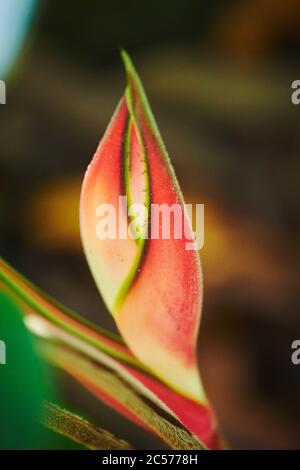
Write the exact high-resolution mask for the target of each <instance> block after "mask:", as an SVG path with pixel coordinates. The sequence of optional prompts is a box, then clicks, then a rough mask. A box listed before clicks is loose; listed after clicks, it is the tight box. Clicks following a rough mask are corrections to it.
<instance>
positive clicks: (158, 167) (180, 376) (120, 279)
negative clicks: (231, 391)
mask: <svg viewBox="0 0 300 470" xmlns="http://www.w3.org/2000/svg"><path fill="white" fill-rule="evenodd" d="M122 57H123V61H124V64H125V68H126V72H127V80H128V84H127V88H126V91H125V94H124V96H123V97H122V99H121V101H120V103H119V105H118V107H117V110H116V111H115V114H114V116H113V118H112V120H111V122H110V125H109V127H108V129H107V131H106V133H105V135H104V137H103V139H102V140H101V142H100V145H99V147H98V149H97V151H96V153H95V155H94V158H93V160H92V162H91V164H90V165H89V167H88V170H87V172H86V175H85V178H84V183H83V187H82V193H81V203H80V227H81V236H82V241H83V246H84V250H85V254H86V257H87V260H88V264H89V266H90V269H91V271H92V274H93V276H94V279H95V281H96V284H97V286H98V288H99V290H100V292H101V294H102V296H103V298H104V301H105V303H106V305H107V307H108V309H109V311H110V312H111V314H112V315H113V317H114V319H115V321H116V324H117V326H118V328H119V331H120V333H121V335H122V337H123V338H124V340H125V341H126V343H127V345H128V346H129V348H130V349H131V351H132V352H133V353H134V355H135V356H136V357H137V358H138V359H139V360H140V361H141V362H142V363H143V364H145V365H146V366H147V367H148V368H149V369H150V370H151V371H152V373H153V374H155V375H156V376H157V377H159V378H160V379H161V380H162V381H163V382H165V383H166V384H168V385H169V386H170V387H172V388H173V389H174V390H177V391H178V392H179V393H181V394H183V395H185V396H187V397H189V398H191V399H193V400H196V401H198V402H200V403H205V394H204V390H203V387H202V383H201V379H200V376H199V371H198V365H197V354H196V342H197V334H198V329H199V320H200V314H201V305H202V276H201V268H200V263H199V255H198V252H197V251H196V250H187V249H186V242H187V241H190V240H191V239H192V238H193V235H192V229H191V226H190V223H189V221H188V219H187V218H188V215H187V213H186V211H185V209H184V202H183V197H182V195H181V191H180V189H179V185H178V183H177V180H176V177H175V174H174V171H173V168H172V166H171V163H170V159H169V157H168V154H167V151H166V149H165V146H164V144H163V142H162V139H161V137H160V134H159V131H158V129H157V126H156V123H155V121H154V118H153V115H152V112H151V110H150V106H149V104H148V101H147V98H146V95H145V92H144V89H143V86H142V84H141V81H140V79H139V77H138V75H137V73H136V71H135V69H134V67H133V65H132V62H131V60H130V58H129V57H128V55H127V54H126V52H124V51H122ZM120 196H123V197H124V196H126V197H127V202H128V206H130V205H132V204H136V203H139V204H140V203H142V204H143V205H144V207H145V209H146V212H145V215H142V217H141V218H140V219H139V221H138V219H137V218H136V217H135V216H134V215H133V216H132V215H128V213H127V212H126V210H125V209H124V210H121V211H119V201H120V199H119V198H120ZM152 204H156V205H162V204H165V205H167V206H168V207H169V208H170V207H172V206H173V205H174V204H179V205H180V207H181V209H182V220H181V222H182V224H183V225H184V226H185V229H186V228H187V230H185V232H184V233H183V236H182V237H181V238H177V237H175V236H174V230H173V229H174V223H175V219H174V218H172V217H170V237H169V238H162V237H161V236H160V237H158V238H152V237H151V234H152V233H153V232H155V230H157V231H158V232H156V233H159V231H160V230H161V220H160V219H155V220H153V218H152V217H151V211H149V210H148V209H150V206H151V207H152ZM111 206H112V207H114V208H115V209H116V214H117V217H116V219H115V225H116V226H115V228H116V231H115V235H116V236H115V237H114V236H110V235H108V236H107V237H106V238H105V237H103V236H100V237H99V233H98V231H97V227H98V228H99V224H100V225H101V224H103V225H105V224H107V223H108V220H109V219H108V218H107V217H108V213H109V207H111ZM99 208H102V209H99ZM104 215H105V217H106V218H104ZM155 224H157V226H155ZM103 225H102V228H103ZM124 227H125V228H126V230H127V233H129V232H130V230H133V231H134V230H136V234H137V236H136V237H135V238H133V237H129V236H124V235H125V232H124ZM106 228H107V227H106ZM119 229H122V230H123V232H122V236H120V230H119ZM128 229H129V231H128ZM122 230H121V231H122ZM152 231H153V232H152ZM145 233H147V234H148V238H147V237H146V236H145Z"/></svg>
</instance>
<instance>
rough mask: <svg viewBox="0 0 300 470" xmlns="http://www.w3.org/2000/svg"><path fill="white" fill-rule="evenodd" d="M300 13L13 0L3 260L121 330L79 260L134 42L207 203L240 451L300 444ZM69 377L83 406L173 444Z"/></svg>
mask: <svg viewBox="0 0 300 470" xmlns="http://www.w3.org/2000/svg"><path fill="white" fill-rule="evenodd" d="M299 19H300V3H299V1H298V0H285V1H284V2H283V1H280V0H239V1H223V2H220V1H217V0H201V1H200V0H187V1H185V2H183V1H179V0H164V2H162V1H161V0H152V1H151V2H146V1H145V2H141V1H138V0H131V1H130V0H127V1H124V0H123V1H122V0H115V1H112V2H104V1H102V0H97V1H96V0H86V1H84V2H83V1H81V2H74V1H71V0H63V1H58V0H52V1H49V0H48V1H47V0H40V1H37V0H36V1H35V0H0V79H2V80H5V81H6V84H7V97H6V99H7V104H6V105H3V106H0V221H1V222H0V224H1V230H0V243H1V255H2V256H3V257H4V258H5V259H6V260H7V261H8V262H10V263H12V264H13V266H14V267H15V268H16V269H18V270H19V271H21V272H22V273H24V275H26V276H27V277H29V278H30V279H31V280H32V281H34V282H35V283H37V284H38V285H39V286H40V287H42V288H43V289H44V290H45V291H47V292H49V293H50V294H52V295H53V296H55V297H56V298H57V299H59V300H60V301H62V302H63V303H64V304H66V305H68V306H70V307H72V308H73V309H75V310H76V311H78V312H79V313H81V314H83V315H85V316H86V317H89V318H90V319H92V320H93V321H94V322H96V323H98V324H101V325H104V326H106V327H110V328H111V329H114V328H115V327H114V325H113V322H112V320H111V319H110V316H109V314H108V313H107V312H106V309H105V307H104V305H103V302H102V300H101V298H100V296H99V294H98V292H97V290H96V287H95V285H94V282H93V279H92V277H91V274H90V273H89V270H88V267H87V264H86V261H85V258H84V255H83V251H82V247H81V241H80V237H79V224H78V202H79V194H80V187H81V182H82V179H83V174H84V171H85V169H86V167H87V165H88V163H89V162H90V160H91V158H92V156H93V153H94V151H95V149H96V147H97V145H98V142H99V140H100V138H101V137H102V135H103V132H104V130H105V128H106V125H107V123H108V121H109V119H110V117H111V115H112V113H113V111H114V108H115V106H116V104H117V102H118V100H119V98H120V96H121V94H122V93H123V90H124V86H125V77H124V71H123V68H122V64H121V60H120V57H119V52H118V49H119V47H120V46H124V47H125V48H126V49H127V50H128V51H129V53H130V54H131V56H132V58H133V60H134V62H135V64H136V66H137V68H138V71H139V73H140V75H141V77H142V80H143V82H144V85H145V88H146V91H147V93H148V96H149V99H150V102H151V104H152V108H153V111H154V115H155V117H156V119H157V122H158V125H159V128H160V130H161V133H162V136H163V138H164V140H165V143H166V146H167V148H168V150H169V153H170V155H171V158H172V162H173V164H174V167H175V169H176V173H177V176H178V179H179V182H180V185H181V187H182V190H183V193H184V196H185V199H186V201H187V202H194V203H196V202H197V203H204V204H205V244H204V248H203V249H202V250H201V253H200V255H201V259H202V265H203V272H204V287H205V293H204V307H203V318H202V327H201V332H200V339H199V361H200V366H201V371H202V376H203V381H204V383H205V385H206V388H207V392H208V395H209V397H210V400H211V402H212V405H213V407H214V409H215V411H216V413H217V416H218V420H219V423H220V427H221V429H222V431H223V434H224V436H225V438H226V440H227V441H228V443H229V445H230V446H231V447H233V448H299V447H300V402H299V395H300V366H298V367H297V366H295V365H293V364H292V362H291V352H292V350H291V343H292V341H293V340H294V339H299V338H300V317H299V288H300V282H299V277H298V275H297V272H298V265H299V261H300V248H299V235H300V226H299V210H298V204H299V194H300V188H299V186H300V185H299V172H300V159H299V154H300V132H299V124H300V107H297V106H294V105H292V103H291V92H292V90H291V83H292V81H293V80H295V79H300V76H299V74H300V27H299ZM153 290H155V284H153ZM58 380H59V383H60V389H61V393H62V395H63V396H64V399H65V401H66V402H67V403H68V404H69V405H70V408H72V409H75V410H77V411H79V412H81V413H82V412H83V413H85V415H86V416H91V417H92V419H93V421H94V422H96V423H97V422H98V423H99V424H100V425H103V426H104V427H106V428H107V429H109V430H111V431H113V432H114V433H115V434H117V435H118V436H119V437H123V438H125V439H127V440H129V441H130V442H131V443H133V444H134V445H135V446H137V447H139V448H153V449H155V448H161V447H162V446H161V444H160V443H159V442H158V441H157V440H156V439H155V438H154V437H153V436H151V435H150V434H148V433H146V431H145V432H141V431H140V430H139V429H137V428H136V427H135V426H134V425H133V424H131V423H129V422H128V421H126V420H125V418H121V417H119V416H118V415H117V414H116V413H115V412H114V411H112V410H109V409H106V408H105V407H104V406H102V405H101V404H99V402H98V401H96V400H94V399H93V398H92V397H91V396H90V395H88V394H87V393H86V392H85V391H84V390H83V389H81V387H80V386H79V385H77V384H76V383H75V382H73V381H72V380H71V379H69V378H68V377H66V376H63V375H62V374H59V376H58Z"/></svg>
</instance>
